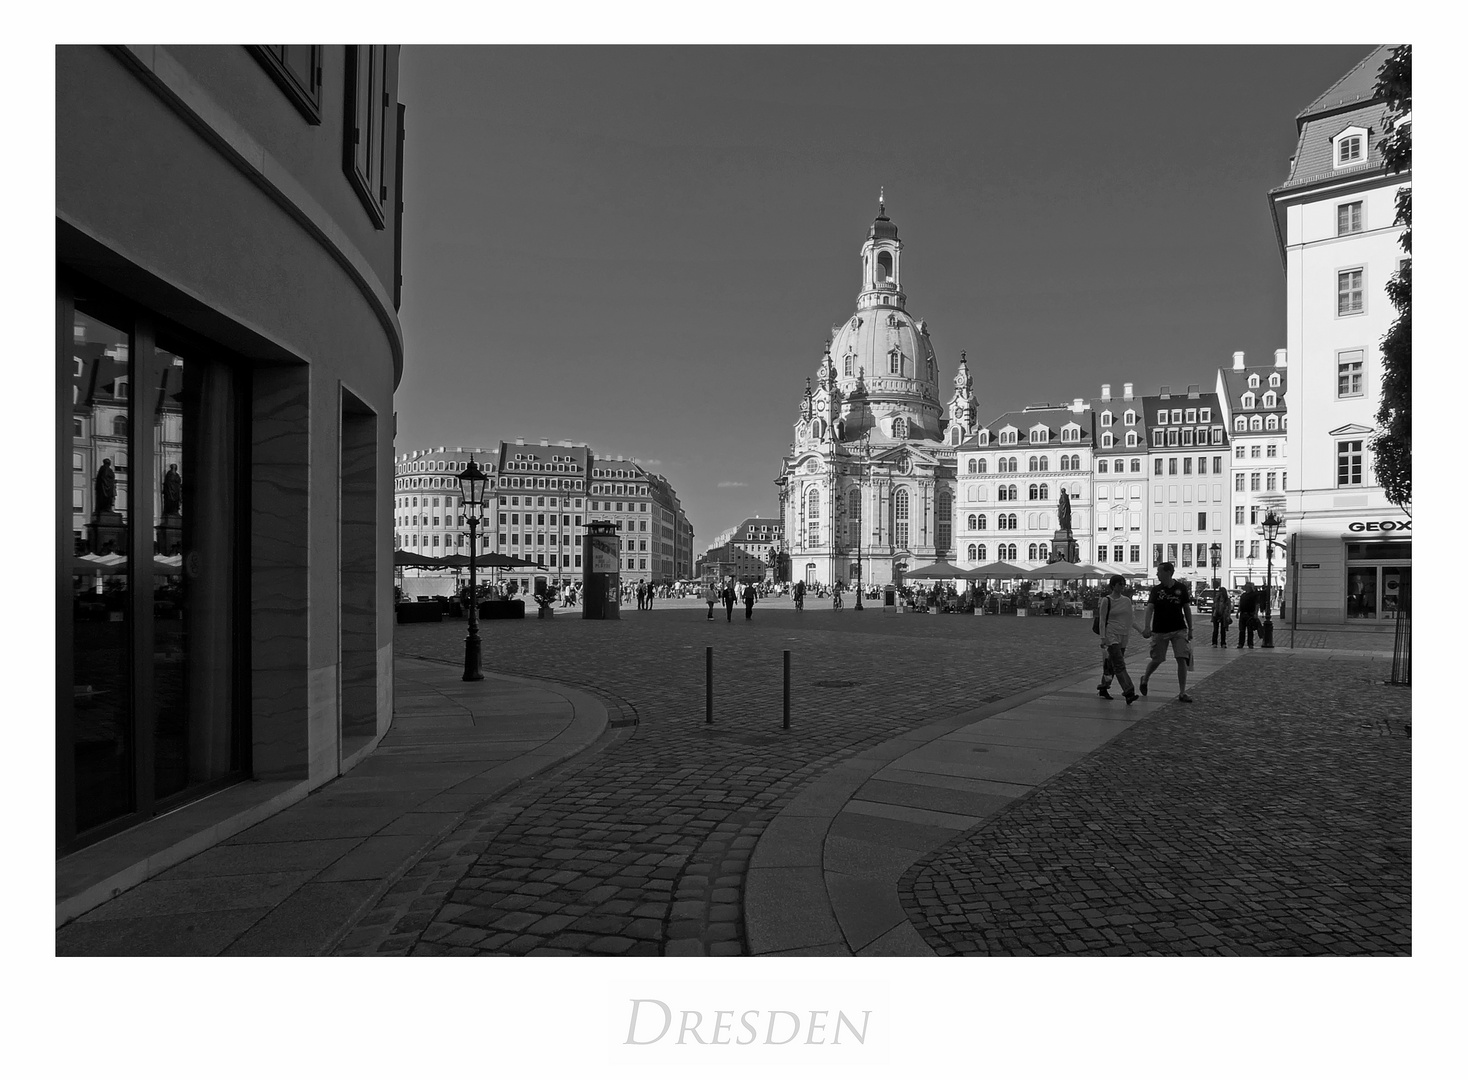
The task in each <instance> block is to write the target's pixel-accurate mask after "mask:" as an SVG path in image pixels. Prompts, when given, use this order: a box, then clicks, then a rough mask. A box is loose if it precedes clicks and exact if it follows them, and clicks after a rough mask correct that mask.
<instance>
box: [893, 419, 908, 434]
mask: <svg viewBox="0 0 1468 1080" xmlns="http://www.w3.org/2000/svg"><path fill="white" fill-rule="evenodd" d="M892 437H893V438H894V439H905V438H907V420H906V418H904V417H901V416H899V417H898V418H897V419H896V420H894V421H892Z"/></svg>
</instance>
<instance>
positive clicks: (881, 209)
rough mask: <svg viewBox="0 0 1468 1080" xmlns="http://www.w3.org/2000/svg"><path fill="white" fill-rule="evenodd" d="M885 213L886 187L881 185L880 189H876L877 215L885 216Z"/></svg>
mask: <svg viewBox="0 0 1468 1080" xmlns="http://www.w3.org/2000/svg"><path fill="white" fill-rule="evenodd" d="M886 212H887V185H886V184H883V185H882V186H881V187H879V188H878V189H877V213H879V214H885V213H886Z"/></svg>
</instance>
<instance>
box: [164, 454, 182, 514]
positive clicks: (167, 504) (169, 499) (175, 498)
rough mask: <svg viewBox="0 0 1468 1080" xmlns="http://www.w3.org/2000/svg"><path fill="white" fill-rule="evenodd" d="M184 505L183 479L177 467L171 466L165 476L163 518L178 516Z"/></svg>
mask: <svg viewBox="0 0 1468 1080" xmlns="http://www.w3.org/2000/svg"><path fill="white" fill-rule="evenodd" d="M182 505H183V477H181V476H179V474H178V466H177V465H170V466H168V472H166V473H165V474H164V475H163V516H164V517H170V516H177V515H178V512H179V507H180V506H182Z"/></svg>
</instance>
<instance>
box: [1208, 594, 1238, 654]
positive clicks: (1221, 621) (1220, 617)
mask: <svg viewBox="0 0 1468 1080" xmlns="http://www.w3.org/2000/svg"><path fill="white" fill-rule="evenodd" d="M1232 606H1233V605H1232V602H1231V601H1230V600H1229V598H1228V590H1227V589H1225V588H1224V587H1223V583H1222V582H1220V581H1219V580H1218V579H1217V578H1214V579H1213V644H1214V645H1222V646H1223V647H1224V648H1225V649H1226V648H1228V624H1229V623H1230V622H1232V621H1233V620H1232V619H1230V618H1229V611H1230V609H1231V608H1232Z"/></svg>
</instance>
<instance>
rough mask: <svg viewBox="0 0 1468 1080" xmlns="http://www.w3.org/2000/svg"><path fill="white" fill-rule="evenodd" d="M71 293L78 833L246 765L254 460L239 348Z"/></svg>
mask: <svg viewBox="0 0 1468 1080" xmlns="http://www.w3.org/2000/svg"><path fill="white" fill-rule="evenodd" d="M73 288H74V291H73ZM60 303H61V315H62V318H61V320H60V322H61V326H62V327H64V328H65V327H69V333H68V332H67V330H66V329H63V330H62V333H61V337H62V341H61V342H60V345H61V348H60V356H59V358H58V361H59V363H60V365H61V367H62V372H63V375H64V376H65V378H64V379H62V380H58V387H59V388H60V387H64V389H62V390H61V395H62V397H63V400H62V401H61V402H59V409H58V422H59V423H60V425H61V431H62V434H63V436H64V437H63V438H62V439H61V440H60V443H61V446H62V460H61V462H60V470H59V471H60V472H61V473H63V474H64V475H65V476H66V482H65V483H61V484H59V485H58V490H59V491H61V492H66V491H68V490H69V493H70V497H69V505H67V506H64V507H62V508H60V510H61V514H60V515H59V516H60V518H61V520H62V521H66V522H68V523H69V526H70V527H69V528H64V529H63V535H62V536H61V537H60V546H61V548H62V556H63V565H68V566H69V570H70V573H69V575H63V576H65V577H69V588H67V589H66V590H65V592H64V593H62V595H61V596H59V597H58V599H60V600H61V603H60V605H59V607H58V611H57V619H58V631H59V636H58V644H59V647H60V648H61V649H62V650H63V652H64V655H63V656H61V657H58V664H57V673H58V676H59V682H60V684H61V685H59V686H58V695H57V703H58V716H57V739H58V747H57V753H58V762H57V764H58V768H57V781H58V782H57V801H58V805H57V826H58V827H57V842H58V846H59V847H60V848H62V849H66V848H69V847H74V846H80V845H81V844H84V843H87V842H89V841H90V840H92V839H96V838H100V836H101V835H106V834H107V833H109V832H111V831H114V830H115V829H116V828H119V827H124V826H126V825H129V824H132V823H134V822H136V821H138V820H141V819H143V818H145V817H148V816H150V815H152V814H154V813H157V812H158V811H160V810H162V809H165V808H166V807H168V806H170V805H173V804H175V803H176V802H177V801H178V800H179V799H181V798H187V797H189V796H190V795H191V794H197V793H202V792H203V791H205V790H211V789H212V788H213V787H214V786H216V785H217V784H219V783H220V782H224V781H227V780H230V779H232V778H236V777H239V776H242V775H244V774H245V772H246V771H247V769H248V744H247V739H246V734H247V730H246V729H247V725H246V723H245V721H244V717H245V715H246V710H245V709H244V708H243V707H242V705H241V701H240V697H239V695H240V692H241V689H242V686H241V681H242V680H241V672H242V671H243V670H244V666H243V665H242V663H241V657H240V655H239V653H240V648H241V645H242V643H243V641H244V640H246V639H247V637H248V635H247V634H246V633H245V632H244V631H243V629H241V628H239V627H238V626H237V618H238V617H239V615H240V613H242V612H247V611H248V605H247V604H244V603H242V602H241V597H242V595H243V594H242V592H241V589H242V586H243V582H242V579H241V573H240V571H241V559H240V549H241V544H242V541H241V538H240V528H241V526H242V523H243V521H244V509H243V500H244V494H243V490H242V489H243V488H244V486H245V485H243V484H242V483H241V478H242V476H244V475H247V473H246V472H245V470H244V468H243V460H244V456H245V452H244V449H243V447H242V445H241V442H240V436H241V434H242V433H243V432H244V431H245V428H246V425H245V423H244V419H243V417H242V416H241V413H240V409H241V397H242V395H241V391H240V388H239V383H240V379H239V375H238V371H239V367H238V365H237V364H236V363H235V362H234V361H233V358H231V357H229V356H227V355H225V354H224V353H223V352H222V350H219V349H217V348H215V347H212V346H210V345H208V343H205V342H200V341H197V340H187V339H185V338H183V337H181V336H176V335H172V334H171V333H170V332H169V331H168V330H167V328H161V327H159V326H158V325H157V324H156V322H155V320H153V319H152V318H151V317H150V315H149V313H148V312H147V311H145V310H142V309H139V308H135V307H132V306H129V305H127V304H126V303H124V302H122V301H120V300H118V299H117V298H115V297H112V296H110V295H109V294H105V293H104V292H103V290H101V289H99V288H95V287H92V286H89V285H87V284H86V283H83V282H80V281H78V282H76V283H74V286H73V287H72V288H68V287H65V286H64V287H63V290H62V299H61V301H60ZM68 646H69V648H68Z"/></svg>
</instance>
